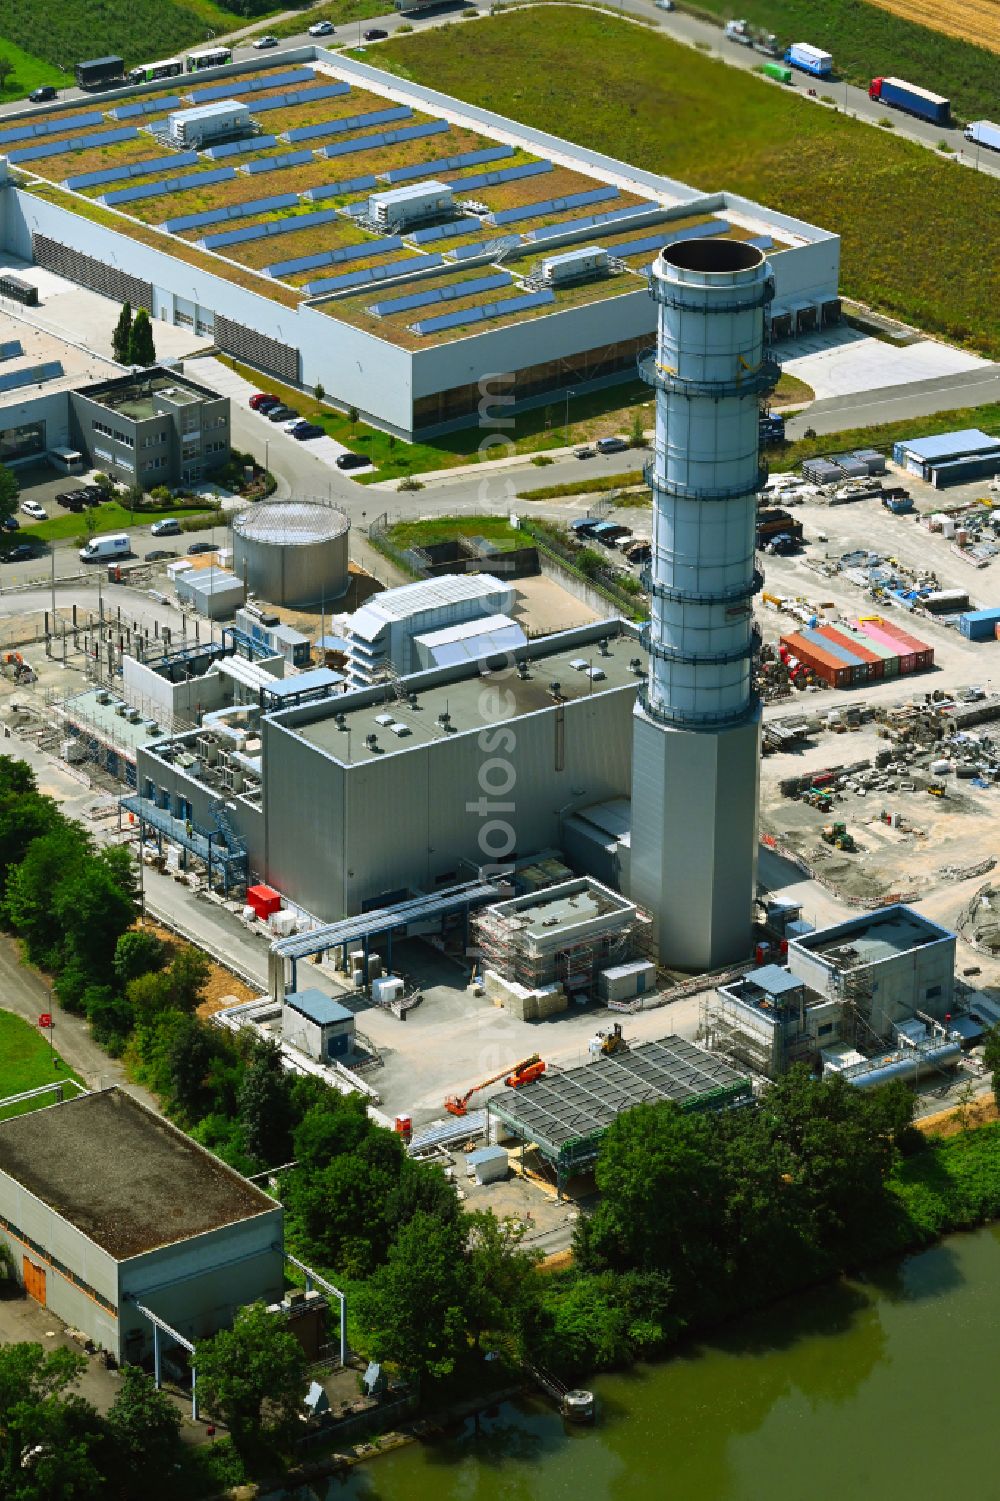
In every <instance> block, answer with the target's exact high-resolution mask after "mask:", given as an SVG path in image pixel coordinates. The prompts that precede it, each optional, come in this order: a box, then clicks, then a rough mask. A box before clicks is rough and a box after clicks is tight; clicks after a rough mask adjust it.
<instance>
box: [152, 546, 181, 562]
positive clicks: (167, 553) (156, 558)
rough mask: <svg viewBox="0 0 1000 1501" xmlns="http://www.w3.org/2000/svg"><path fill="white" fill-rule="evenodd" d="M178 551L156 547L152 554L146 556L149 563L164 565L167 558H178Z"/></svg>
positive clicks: (171, 548)
mask: <svg viewBox="0 0 1000 1501" xmlns="http://www.w3.org/2000/svg"><path fill="white" fill-rule="evenodd" d="M176 556H177V550H176V548H173V547H154V548H153V550H152V552H148V553H147V554H146V562H147V563H163V562H165V561H166V559H167V558H176Z"/></svg>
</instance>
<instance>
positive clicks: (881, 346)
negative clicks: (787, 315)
mask: <svg viewBox="0 0 1000 1501" xmlns="http://www.w3.org/2000/svg"><path fill="white" fill-rule="evenodd" d="M786 351H787V352H786ZM778 353H779V357H780V359H781V366H782V369H783V370H785V371H787V372H788V374H789V375H794V376H796V377H797V378H798V379H799V380H804V381H805V382H806V384H807V385H810V386H812V388H813V390H814V391H815V393H816V398H817V400H823V399H825V398H827V397H831V396H850V395H854V394H855V393H857V392H860V391H879V390H883V389H885V388H886V387H890V386H905V385H911V384H913V383H914V382H916V381H922V380H935V379H940V378H941V377H942V376H947V375H959V374H963V373H965V372H967V371H971V370H978V369H980V368H983V367H987V366H989V363H990V362H989V360H984V359H980V358H979V356H978V355H974V354H967V353H966V351H965V350H964V349H953V348H952V347H951V346H950V345H948V344H939V343H938V342H937V341H936V340H934V339H920V340H918V341H917V342H916V343H913V344H907V345H904V346H902V347H899V346H897V345H894V344H887V343H885V342H883V341H882V340H881V339H874V338H871V337H870V336H869V335H867V334H862V333H859V332H858V330H857V329H852V328H847V327H844V326H841V327H839V328H829V329H824V330H822V331H820V332H818V333H815V334H810V335H808V336H807V337H805V338H802V339H796V340H795V342H794V343H793V344H790V345H787V346H782V347H781V349H780V350H779V351H778Z"/></svg>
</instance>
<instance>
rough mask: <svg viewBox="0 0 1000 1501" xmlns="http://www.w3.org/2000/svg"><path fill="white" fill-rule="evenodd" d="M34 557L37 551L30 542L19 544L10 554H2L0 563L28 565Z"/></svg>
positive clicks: (0, 553)
mask: <svg viewBox="0 0 1000 1501" xmlns="http://www.w3.org/2000/svg"><path fill="white" fill-rule="evenodd" d="M34 556H35V549H34V548H33V547H32V545H31V543H30V542H18V543H17V545H16V546H15V547H12V548H11V550H10V552H0V563H26V562H27V560H28V559H29V558H33V557H34Z"/></svg>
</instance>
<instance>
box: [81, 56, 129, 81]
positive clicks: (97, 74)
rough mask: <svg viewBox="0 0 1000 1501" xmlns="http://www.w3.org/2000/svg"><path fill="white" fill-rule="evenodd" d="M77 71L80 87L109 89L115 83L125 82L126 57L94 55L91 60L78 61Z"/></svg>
mask: <svg viewBox="0 0 1000 1501" xmlns="http://www.w3.org/2000/svg"><path fill="white" fill-rule="evenodd" d="M75 72H76V82H77V86H78V87H79V88H81V89H108V88H110V87H111V85H112V84H114V83H124V82H125V59H124V58H121V57H92V58H91V59H90V60H89V62H85V63H77V65H76V69H75Z"/></svg>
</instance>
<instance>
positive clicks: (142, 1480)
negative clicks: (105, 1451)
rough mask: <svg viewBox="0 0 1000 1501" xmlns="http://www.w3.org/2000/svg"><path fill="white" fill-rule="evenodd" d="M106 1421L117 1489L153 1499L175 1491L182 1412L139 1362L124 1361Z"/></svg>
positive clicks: (170, 1494) (126, 1494)
mask: <svg viewBox="0 0 1000 1501" xmlns="http://www.w3.org/2000/svg"><path fill="white" fill-rule="evenodd" d="M107 1423H108V1431H109V1433H110V1436H111V1440H112V1443H113V1445H114V1460H113V1464H112V1466H111V1469H112V1476H111V1477H110V1478H111V1479H112V1483H113V1485H114V1486H115V1488H116V1489H117V1490H118V1493H119V1494H120V1495H121V1496H122V1497H128V1498H131V1497H143V1498H150V1501H155V1498H157V1497H161V1496H162V1497H168V1496H174V1495H176V1484H177V1482H176V1476H175V1475H174V1473H173V1467H174V1465H175V1464H176V1462H177V1458H178V1455H179V1452H180V1432H181V1418H180V1413H179V1412H178V1411H177V1408H176V1407H175V1406H174V1404H173V1402H172V1401H171V1400H170V1398H169V1397H168V1396H167V1394H166V1392H164V1391H157V1389H156V1386H155V1385H154V1383H153V1380H152V1378H151V1377H149V1376H147V1375H146V1373H145V1372H144V1371H142V1370H140V1369H139V1367H138V1366H133V1365H127V1366H125V1367H123V1369H122V1373H121V1381H120V1383H119V1387H118V1391H117V1392H116V1394H115V1400H114V1401H113V1402H112V1404H111V1407H110V1409H109V1410H108V1417H107Z"/></svg>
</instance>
